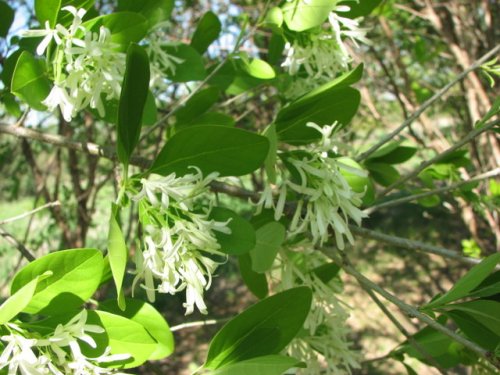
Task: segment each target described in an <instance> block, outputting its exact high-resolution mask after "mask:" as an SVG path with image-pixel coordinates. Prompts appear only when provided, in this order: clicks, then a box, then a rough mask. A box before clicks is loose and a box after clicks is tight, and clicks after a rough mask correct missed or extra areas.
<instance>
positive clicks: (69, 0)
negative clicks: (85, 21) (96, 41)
mask: <svg viewBox="0 0 500 375" xmlns="http://www.w3.org/2000/svg"><path fill="white" fill-rule="evenodd" d="M51 1H52V0H50V1H49V3H50V2H51ZM42 2H45V1H44V0H42ZM93 5H94V0H62V1H61V10H59V13H58V14H57V21H56V23H58V24H61V25H64V26H69V25H71V23H72V22H73V19H74V16H73V15H72V14H71V13H70V12H68V11H67V10H63V8H64V7H67V6H72V7H75V8H76V9H85V10H87V11H88V10H89V9H91V8H92V6H93ZM88 15H89V12H88V13H87V14H86V16H88Z"/></svg>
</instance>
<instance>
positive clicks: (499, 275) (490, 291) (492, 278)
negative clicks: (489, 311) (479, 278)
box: [469, 271, 500, 298]
mask: <svg viewBox="0 0 500 375" xmlns="http://www.w3.org/2000/svg"><path fill="white" fill-rule="evenodd" d="M495 294H500V271H496V272H493V273H492V274H491V275H489V276H488V277H487V278H486V279H484V280H483V282H482V283H481V284H479V285H478V286H477V287H476V288H474V290H473V291H472V292H470V293H469V296H470V297H476V298H478V297H482V298H484V297H491V296H494V295H495Z"/></svg>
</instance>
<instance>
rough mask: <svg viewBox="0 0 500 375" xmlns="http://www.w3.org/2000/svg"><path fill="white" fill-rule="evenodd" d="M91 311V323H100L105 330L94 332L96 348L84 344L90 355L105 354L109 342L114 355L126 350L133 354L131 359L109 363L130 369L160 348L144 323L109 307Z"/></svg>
mask: <svg viewBox="0 0 500 375" xmlns="http://www.w3.org/2000/svg"><path fill="white" fill-rule="evenodd" d="M88 313H89V315H88V319H87V322H88V324H97V325H100V326H101V327H103V328H104V330H105V331H106V332H105V333H102V334H93V335H91V336H92V337H93V338H94V340H95V341H96V343H97V348H96V349H93V348H91V347H90V346H88V345H82V346H83V350H82V352H83V353H84V354H85V355H87V356H88V357H95V356H99V355H102V352H103V351H104V350H105V348H106V346H109V347H110V349H111V350H110V353H109V354H111V355H112V354H125V353H127V354H130V355H131V356H132V358H131V359H128V360H125V361H120V362H113V363H110V364H109V367H118V368H125V369H127V368H132V367H137V366H140V365H142V364H143V363H144V362H146V361H147V360H148V359H149V358H150V357H151V355H152V354H153V352H154V351H155V350H157V348H158V344H157V342H156V340H155V339H154V338H153V337H152V336H151V335H150V334H149V333H148V331H147V330H146V329H145V328H144V327H143V326H142V324H140V323H137V322H135V321H133V320H131V319H128V318H126V317H124V316H121V315H117V314H112V313H109V312H106V311H99V310H96V311H89V312H88Z"/></svg>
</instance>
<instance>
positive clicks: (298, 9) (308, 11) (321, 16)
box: [281, 0, 337, 31]
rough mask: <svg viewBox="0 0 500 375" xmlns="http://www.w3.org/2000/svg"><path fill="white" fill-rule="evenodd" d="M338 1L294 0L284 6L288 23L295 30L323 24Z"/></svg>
mask: <svg viewBox="0 0 500 375" xmlns="http://www.w3.org/2000/svg"><path fill="white" fill-rule="evenodd" d="M336 5H337V4H336V3H335V2H334V1H331V0H309V1H307V2H305V1H303V0H293V1H292V2H286V3H285V5H283V6H282V8H281V9H282V10H283V18H284V20H285V23H286V25H287V26H288V28H289V29H290V30H293V31H304V30H307V29H311V28H313V27H317V26H320V25H322V24H323V22H325V21H326V19H327V18H328V15H329V14H330V12H331V11H332V10H333V9H335V7H336Z"/></svg>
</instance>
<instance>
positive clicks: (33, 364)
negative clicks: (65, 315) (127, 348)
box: [0, 310, 130, 375]
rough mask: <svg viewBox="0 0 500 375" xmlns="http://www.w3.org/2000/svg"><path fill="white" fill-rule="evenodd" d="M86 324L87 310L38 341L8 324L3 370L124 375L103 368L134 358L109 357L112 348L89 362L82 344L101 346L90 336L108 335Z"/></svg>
mask: <svg viewBox="0 0 500 375" xmlns="http://www.w3.org/2000/svg"><path fill="white" fill-rule="evenodd" d="M86 322H87V311H86V310H83V311H82V312H81V313H78V314H77V315H75V316H74V317H73V318H72V319H71V320H70V321H69V322H68V323H66V324H59V325H58V326H57V327H56V329H55V330H54V332H53V333H51V334H49V335H46V336H44V337H36V336H35V335H32V334H30V333H28V332H27V331H25V330H23V329H22V328H20V327H19V326H17V325H16V324H14V323H8V324H7V325H6V328H7V329H8V330H9V331H10V334H8V335H4V336H2V337H0V340H1V341H3V342H4V343H6V345H5V347H4V349H3V352H2V355H1V356H0V370H1V369H3V368H4V367H8V372H7V374H8V375H16V374H22V375H45V374H51V375H68V374H72V375H107V374H122V373H121V372H118V371H117V370H114V369H110V368H104V367H101V366H100V364H103V363H107V362H114V361H121V360H125V359H128V358H130V355H128V354H118V355H108V354H109V350H110V349H109V347H108V348H107V349H106V351H105V353H104V354H103V355H101V356H99V357H97V358H88V357H86V356H85V355H84V354H83V353H82V350H81V348H80V342H82V341H83V342H85V343H87V344H88V345H89V346H91V347H92V348H95V347H96V346H97V344H96V342H95V340H94V339H93V338H92V337H91V336H90V335H89V334H88V333H87V332H92V333H98V334H99V333H103V332H104V329H103V328H102V327H101V326H98V325H94V324H87V323H86Z"/></svg>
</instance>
